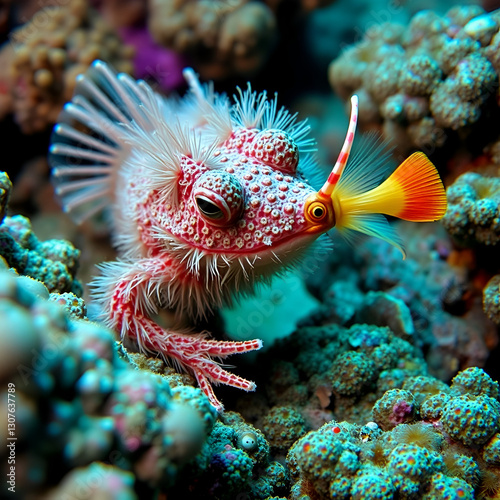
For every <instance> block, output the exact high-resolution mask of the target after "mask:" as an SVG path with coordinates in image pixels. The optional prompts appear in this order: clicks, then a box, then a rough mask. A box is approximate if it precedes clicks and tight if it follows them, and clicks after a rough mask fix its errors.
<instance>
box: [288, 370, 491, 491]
mask: <svg viewBox="0 0 500 500" xmlns="http://www.w3.org/2000/svg"><path fill="white" fill-rule="evenodd" d="M419 379H420V381H416V380H415V379H411V378H410V379H408V385H409V386H413V387H414V388H415V389H416V388H417V387H418V388H419V390H421V391H422V392H420V393H415V396H414V395H413V394H411V392H409V391H400V394H399V396H400V397H403V396H402V395H401V393H402V392H404V393H406V394H405V395H404V397H403V400H405V401H408V399H411V400H412V405H413V404H414V403H415V401H416V399H417V397H418V398H420V399H421V400H423V402H424V403H425V402H426V401H427V400H428V399H429V398H435V397H436V396H437V395H440V394H443V393H442V392H437V393H435V391H436V390H439V389H438V387H440V384H442V383H441V382H439V381H437V380H436V381H435V383H436V385H435V386H433V384H432V383H431V382H432V379H431V378H427V379H426V384H424V385H422V379H421V378H420V377H419ZM445 387H446V391H445V392H444V394H446V395H447V396H449V398H448V400H447V403H445V404H444V406H443V410H442V413H441V416H440V417H439V418H437V419H431V420H429V419H427V418H426V417H425V416H422V415H420V414H419V410H418V408H419V407H420V404H416V406H415V409H414V414H413V415H414V418H415V420H416V422H415V423H410V424H408V423H398V424H396V425H393V422H391V424H390V425H388V426H386V429H385V431H384V432H379V433H377V434H371V435H367V434H365V433H363V432H362V428H361V427H360V426H359V425H356V424H351V423H347V422H338V421H331V422H328V423H326V424H324V425H323V426H322V427H321V428H319V429H318V430H315V431H311V432H309V433H308V434H306V435H305V436H304V437H302V438H300V439H299V440H298V441H296V442H295V444H293V446H292V447H291V448H290V451H289V453H288V456H287V464H288V466H289V467H290V471H291V474H292V480H293V482H294V483H295V484H294V485H293V486H292V490H291V491H292V494H291V497H290V498H292V499H298V498H302V495H304V494H307V495H309V498H345V499H347V498H363V499H381V498H383V499H393V498H407V499H419V498H425V499H432V498H450V499H451V498H453V499H459V498H469V499H473V498H476V496H475V495H476V493H477V494H479V493H480V492H481V491H482V490H483V489H484V488H485V487H487V486H488V484H487V483H488V479H486V478H487V476H488V475H489V474H492V475H496V474H498V473H499V469H498V467H496V466H497V465H498V462H497V461H498V441H499V439H498V434H497V432H498V429H499V427H500V420H499V413H498V411H499V408H500V403H499V401H498V399H497V396H498V383H497V382H494V381H493V380H492V379H491V378H490V377H489V376H488V375H486V374H485V373H484V371H483V370H481V369H478V368H470V369H467V370H465V371H463V372H461V373H459V374H458V375H457V376H456V377H455V379H454V380H453V382H452V384H451V386H450V387H447V386H445ZM429 391H430V392H429ZM389 393H393V391H388V392H387V393H386V394H385V395H384V396H383V397H382V398H381V399H380V400H379V401H377V403H376V404H375V407H374V411H373V414H374V417H375V420H376V421H377V419H378V420H379V423H380V424H382V425H383V424H385V423H387V418H386V416H384V417H383V418H382V420H380V419H379V418H378V417H379V414H380V411H379V410H377V409H376V408H377V406H379V407H387V408H388V406H389V401H388V400H389V399H390V400H392V401H395V400H396V399H395V398H394V397H393V396H388V394H389ZM486 394H491V396H488V395H486ZM384 399H385V400H386V402H384V403H381V401H382V400H384ZM464 402H469V406H470V403H472V402H476V403H477V404H478V405H479V404H480V405H481V411H480V413H478V414H477V415H474V411H472V413H469V412H468V411H467V410H468V409H469V407H468V406H467V405H466V406H463V403H464ZM451 415H453V416H454V418H449V417H450V416H451ZM464 415H466V417H465V418H466V421H467V422H466V423H464V420H463V419H464ZM488 424H489V425H488ZM371 427H372V428H373V427H374V426H373V425H371ZM486 429H487V431H486ZM488 440H489V441H488ZM485 457H486V458H487V459H488V460H486V459H485Z"/></svg>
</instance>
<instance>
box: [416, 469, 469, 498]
mask: <svg viewBox="0 0 500 500" xmlns="http://www.w3.org/2000/svg"><path fill="white" fill-rule="evenodd" d="M422 498H423V499H424V500H434V499H435V498H440V499H443V500H473V498H474V490H473V488H472V486H470V485H469V484H467V483H466V482H465V481H463V480H462V479H459V478H458V477H449V476H445V475H444V474H442V473H438V474H435V475H434V476H432V478H431V489H430V490H429V492H428V493H427V494H425V495H424V496H423V497H422Z"/></svg>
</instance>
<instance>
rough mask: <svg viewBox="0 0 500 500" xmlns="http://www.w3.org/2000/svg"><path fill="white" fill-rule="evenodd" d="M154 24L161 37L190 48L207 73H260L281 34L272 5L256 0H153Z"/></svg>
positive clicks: (210, 76)
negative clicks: (209, 0) (277, 33)
mask: <svg viewBox="0 0 500 500" xmlns="http://www.w3.org/2000/svg"><path fill="white" fill-rule="evenodd" d="M149 28H150V30H151V33H152V35H153V37H154V38H155V40H156V41H157V42H158V43H160V44H161V45H164V46H166V47H168V48H171V49H173V50H174V51H176V52H178V53H181V54H187V55H188V56H189V57H190V59H191V60H192V61H193V65H194V66H195V67H196V69H197V71H199V72H200V74H201V75H202V76H203V78H207V79H221V78H226V77H228V76H232V75H234V74H239V75H241V74H243V75H249V74H251V73H255V72H256V71H257V70H258V69H259V68H260V67H261V66H262V65H263V63H264V62H265V60H266V59H267V56H268V53H269V50H270V48H271V47H272V44H273V41H274V39H275V37H276V20H275V18H274V15H273V13H272V11H271V10H270V9H269V8H268V7H267V6H266V5H265V4H264V3H261V2H257V1H253V0H236V1H233V2H225V1H216V2H203V1H199V0H189V1H187V2H179V1H172V0H154V1H153V2H151V6H150V14H149Z"/></svg>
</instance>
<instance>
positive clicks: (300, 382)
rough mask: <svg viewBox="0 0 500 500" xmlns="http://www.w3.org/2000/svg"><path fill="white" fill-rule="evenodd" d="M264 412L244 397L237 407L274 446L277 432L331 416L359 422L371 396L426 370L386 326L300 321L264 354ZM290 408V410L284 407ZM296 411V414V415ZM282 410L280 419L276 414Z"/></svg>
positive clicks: (291, 432) (288, 432)
mask: <svg viewBox="0 0 500 500" xmlns="http://www.w3.org/2000/svg"><path fill="white" fill-rule="evenodd" d="M263 356H264V357H265V359H266V360H265V361H263V362H262V366H269V368H268V369H266V370H264V371H263V373H262V374H261V376H262V377H263V380H262V382H260V381H259V383H262V384H263V385H264V380H267V383H266V384H265V385H266V395H267V401H266V403H267V405H268V406H269V408H270V409H266V411H265V412H264V414H262V413H261V412H259V411H254V412H253V408H254V405H255V401H254V402H253V403H252V401H251V400H250V399H247V397H244V398H243V399H242V401H243V403H242V404H241V407H239V411H241V413H242V414H243V415H244V416H245V417H246V418H248V419H249V420H252V419H253V420H254V421H255V422H256V425H257V426H258V427H259V428H261V429H263V430H264V432H265V434H266V437H267V438H268V439H269V441H270V442H271V443H272V444H273V446H275V447H276V444H275V442H276V440H277V436H280V435H283V434H285V436H286V437H285V440H286V439H288V438H290V437H291V436H295V437H296V438H298V437H300V435H302V434H303V433H304V432H305V431H306V430H310V429H313V428H317V427H319V426H320V425H322V424H323V423H324V422H327V421H329V420H331V419H332V418H333V416H334V415H335V418H337V419H339V420H346V421H349V422H355V423H357V424H359V425H361V424H363V423H364V422H367V421H369V420H373V419H372V417H371V414H372V407H373V404H374V403H375V401H376V400H377V399H378V398H380V397H381V396H382V395H383V394H384V393H385V392H386V391H388V390H390V389H398V388H401V387H402V385H403V383H404V381H405V380H406V379H407V378H409V377H414V376H417V375H426V374H427V367H426V365H425V362H424V360H423V358H422V356H421V354H420V353H419V351H418V349H417V348H415V347H414V346H412V345H411V344H410V343H409V342H408V341H406V340H403V339H401V338H398V337H397V336H395V335H394V333H393V332H392V331H391V330H389V328H387V327H377V326H373V325H361V324H356V325H353V326H351V327H350V328H344V327H341V326H338V325H335V324H328V325H324V326H304V327H301V328H299V329H298V330H297V331H296V332H294V333H293V334H292V335H291V336H290V337H288V338H286V339H282V340H280V341H278V342H276V344H275V345H273V346H272V347H271V348H270V349H269V350H268V351H267V352H266V353H265V354H264V355H263ZM290 407H291V408H293V410H294V411H293V412H290V411H289V410H288V408H290ZM297 413H298V415H297ZM283 414H285V415H287V418H286V422H285V419H283V418H280V415H283Z"/></svg>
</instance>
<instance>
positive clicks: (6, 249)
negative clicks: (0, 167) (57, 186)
mask: <svg viewBox="0 0 500 500" xmlns="http://www.w3.org/2000/svg"><path fill="white" fill-rule="evenodd" d="M0 185H1V188H0V189H1V200H0V205H1V208H0V213H1V214H5V211H6V207H7V203H8V200H9V195H10V191H11V188H12V185H11V183H10V180H9V178H8V176H7V175H6V174H5V173H4V172H2V173H1V174H0ZM0 256H1V257H3V259H5V262H6V263H7V264H8V266H9V267H12V268H14V269H15V270H16V271H17V272H18V273H19V274H23V275H26V276H30V277H31V278H34V279H36V280H39V281H41V282H43V283H44V284H45V286H46V287H47V288H48V290H49V292H58V293H64V292H74V294H76V295H81V293H82V285H81V284H80V282H79V281H78V280H76V279H75V274H76V271H77V268H78V259H79V257H80V251H79V250H77V249H76V248H74V247H73V245H72V244H71V243H69V242H68V241H65V240H48V241H39V240H38V238H37V237H36V235H35V234H34V233H33V231H32V228H31V223H30V221H29V219H27V218H26V217H23V216H21V215H14V216H12V217H3V218H2V219H0ZM74 299H75V300H77V301H78V299H77V298H76V297H74ZM71 300H73V299H71ZM75 305H76V304H75ZM79 307H80V308H81V306H79Z"/></svg>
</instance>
